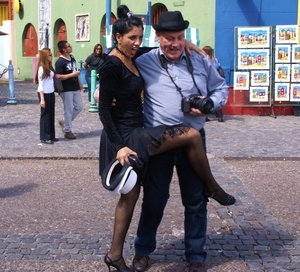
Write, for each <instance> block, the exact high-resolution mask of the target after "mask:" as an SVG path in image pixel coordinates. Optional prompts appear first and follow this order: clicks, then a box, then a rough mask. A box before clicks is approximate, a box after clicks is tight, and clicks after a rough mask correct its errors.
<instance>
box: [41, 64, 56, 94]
mask: <svg viewBox="0 0 300 272" xmlns="http://www.w3.org/2000/svg"><path fill="white" fill-rule="evenodd" d="M43 72H44V69H43V67H42V66H40V67H39V70H38V79H39V86H38V90H37V91H38V92H43V93H45V94H50V93H53V92H54V81H53V77H54V73H53V72H52V71H50V77H45V78H44V79H42V75H43Z"/></svg>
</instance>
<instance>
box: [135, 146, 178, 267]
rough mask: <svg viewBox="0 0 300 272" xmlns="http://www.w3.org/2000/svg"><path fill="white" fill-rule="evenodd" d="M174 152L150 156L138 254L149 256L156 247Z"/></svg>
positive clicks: (140, 222) (137, 245)
mask: <svg viewBox="0 0 300 272" xmlns="http://www.w3.org/2000/svg"><path fill="white" fill-rule="evenodd" d="M174 154H175V153H174V150H171V151H168V152H165V153H162V154H160V155H156V156H153V157H151V158H150V161H149V180H148V181H147V184H146V185H145V186H144V187H143V192H144V196H143V204H142V211H141V215H140V221H139V225H138V230H137V237H136V239H135V253H136V256H137V255H139V256H148V255H149V254H151V253H152V252H153V251H154V250H155V248H156V231H157V228H158V226H159V224H160V222H161V219H162V217H163V211H164V208H165V206H166V203H167V201H168V199H169V186H170V182H171V180H172V176H173V169H174V158H175V155H174ZM137 271H144V270H137Z"/></svg>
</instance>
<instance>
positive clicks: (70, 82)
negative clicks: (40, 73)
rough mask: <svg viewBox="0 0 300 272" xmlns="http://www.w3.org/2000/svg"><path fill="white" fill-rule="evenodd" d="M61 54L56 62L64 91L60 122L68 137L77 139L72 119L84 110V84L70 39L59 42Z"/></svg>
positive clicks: (56, 68)
mask: <svg viewBox="0 0 300 272" xmlns="http://www.w3.org/2000/svg"><path fill="white" fill-rule="evenodd" d="M57 48H58V50H59V52H60V53H61V56H60V57H59V58H58V60H57V61H56V63H55V71H56V73H57V74H58V77H59V78H60V79H61V80H62V84H63V88H64V89H63V91H62V92H61V93H60V97H61V98H62V101H63V104H64V120H60V121H59V122H58V123H59V125H60V126H61V129H62V131H63V133H64V137H65V138H67V139H76V136H75V135H74V134H73V132H72V121H73V120H74V119H75V118H76V116H77V115H78V114H79V113H80V112H81V111H82V109H83V104H82V96H81V93H80V90H81V89H82V85H81V82H80V79H79V74H80V72H79V71H77V67H76V60H75V58H74V56H73V55H71V53H72V46H71V45H70V44H69V43H68V41H65V40H62V41H59V42H58V44H57Z"/></svg>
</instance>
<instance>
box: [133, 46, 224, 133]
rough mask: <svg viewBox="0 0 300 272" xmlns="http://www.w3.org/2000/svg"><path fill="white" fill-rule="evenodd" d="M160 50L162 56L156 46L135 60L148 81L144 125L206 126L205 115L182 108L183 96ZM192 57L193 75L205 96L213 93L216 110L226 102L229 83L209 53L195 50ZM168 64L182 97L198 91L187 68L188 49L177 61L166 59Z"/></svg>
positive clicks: (145, 94)
mask: <svg viewBox="0 0 300 272" xmlns="http://www.w3.org/2000/svg"><path fill="white" fill-rule="evenodd" d="M158 52H159V53H160V54H161V55H162V53H161V51H160V49H159V48H157V49H153V50H151V51H150V52H148V53H145V54H143V55H142V56H140V57H139V58H137V60H136V63H137V65H138V68H139V70H140V72H141V74H142V76H143V78H144V80H145V88H144V126H145V127H153V126H158V125H162V124H163V125H170V126H171V125H176V124H181V123H184V124H186V125H190V126H192V127H194V128H196V129H198V130H200V129H201V128H202V127H203V126H204V123H205V117H200V116H193V115H191V114H188V113H183V112H182V111H181V100H182V96H181V95H180V93H179V92H178V91H177V90H176V87H175V85H174V83H173V82H172V81H171V79H170V77H169V75H168V73H167V71H166V70H165V69H163V68H162V66H161V62H160V60H159V58H158ZM162 57H163V58H165V57H164V56H162ZM165 59H166V58H165ZM190 59H191V62H192V65H193V67H194V71H193V75H194V78H195V81H196V84H197V86H198V88H199V89H200V91H201V93H202V95H203V96H207V95H209V96H210V98H211V99H212V100H213V102H214V110H217V109H220V108H221V107H223V106H224V105H225V104H226V102H227V99H228V85H227V84H226V82H225V80H224V79H223V78H222V77H220V75H219V73H218V71H217V70H216V69H215V68H214V67H213V65H212V64H211V62H210V60H209V58H208V56H206V57H202V56H200V55H198V54H197V53H196V52H193V55H192V56H191V57H190ZM166 63H167V66H168V71H169V73H170V75H171V76H172V78H173V80H174V81H175V83H176V84H177V85H178V87H180V88H181V92H182V94H183V96H189V95H191V94H199V93H198V91H197V88H196V87H195V85H194V82H193V78H192V75H191V74H190V72H189V71H188V67H187V62H186V55H185V52H183V54H182V56H181V58H180V59H179V60H177V61H176V62H175V63H172V62H170V61H168V60H167V59H166Z"/></svg>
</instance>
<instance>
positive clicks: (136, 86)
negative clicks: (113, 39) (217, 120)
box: [99, 56, 188, 174]
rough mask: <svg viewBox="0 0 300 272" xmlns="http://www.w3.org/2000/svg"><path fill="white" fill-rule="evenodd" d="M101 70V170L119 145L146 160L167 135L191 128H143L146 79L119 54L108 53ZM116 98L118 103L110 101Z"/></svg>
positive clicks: (170, 135)
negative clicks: (124, 62)
mask: <svg viewBox="0 0 300 272" xmlns="http://www.w3.org/2000/svg"><path fill="white" fill-rule="evenodd" d="M99 74H101V76H100V86H101V88H100V101H99V116H100V120H101V122H102V124H103V127H104V130H103V132H102V135H101V141H100V150H99V162H100V174H101V173H102V171H103V170H104V168H105V167H106V165H107V164H108V163H110V162H111V161H112V160H113V159H115V158H116V153H117V151H118V150H119V149H121V148H123V147H125V146H127V147H129V148H130V149H132V150H133V151H135V152H136V153H137V154H138V157H139V158H140V159H142V160H143V161H144V162H147V161H148V158H149V156H151V155H153V154H154V153H155V152H156V151H157V149H158V148H159V146H160V145H161V144H162V143H163V142H164V141H165V139H166V138H167V137H173V135H180V134H182V133H184V132H185V131H186V130H187V129H188V128H187V127H186V126H184V125H179V126H172V127H168V126H165V125H160V126H156V127H152V128H143V105H142V99H141V92H142V90H143V87H144V80H143V78H142V77H141V76H140V77H139V76H136V75H135V74H134V73H132V72H131V71H130V70H129V69H128V68H127V67H126V66H125V65H124V64H123V63H122V61H121V60H120V59H119V58H117V57H115V56H108V57H107V58H106V60H105V63H104V64H103V66H102V67H101V70H100V71H99ZM113 98H115V99H116V105H115V106H112V105H111V104H112V100H113Z"/></svg>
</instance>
